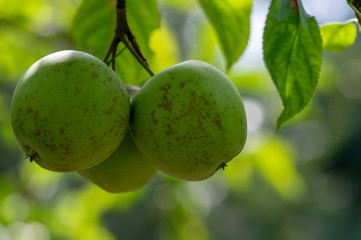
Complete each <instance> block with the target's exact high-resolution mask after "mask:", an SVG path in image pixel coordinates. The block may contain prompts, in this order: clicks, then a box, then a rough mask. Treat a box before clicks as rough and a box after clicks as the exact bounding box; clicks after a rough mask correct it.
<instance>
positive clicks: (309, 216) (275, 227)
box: [0, 0, 361, 240]
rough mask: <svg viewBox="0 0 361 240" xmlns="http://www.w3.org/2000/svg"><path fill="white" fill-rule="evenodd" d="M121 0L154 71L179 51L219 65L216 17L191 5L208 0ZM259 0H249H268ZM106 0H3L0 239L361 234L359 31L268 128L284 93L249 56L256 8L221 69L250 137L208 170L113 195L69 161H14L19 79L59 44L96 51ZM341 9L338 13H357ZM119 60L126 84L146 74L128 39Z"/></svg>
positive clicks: (99, 52) (109, 18)
mask: <svg viewBox="0 0 361 240" xmlns="http://www.w3.org/2000/svg"><path fill="white" fill-rule="evenodd" d="M229 1H230V2H234V4H236V2H237V1H231V0H229ZM128 2H129V12H128V13H129V14H128V15H129V16H128V17H129V22H130V27H131V29H132V30H133V33H134V34H135V35H136V37H137V40H138V43H139V44H140V46H141V49H142V51H143V53H144V54H145V56H146V57H147V58H148V60H149V63H150V67H151V69H152V70H153V71H154V72H159V71H160V70H162V69H164V68H166V67H169V66H171V65H173V64H176V63H178V62H181V61H184V60H188V59H198V60H203V61H206V62H208V63H210V64H213V65H214V66H216V67H218V68H220V69H221V70H223V71H225V70H226V69H227V68H228V67H229V65H227V61H226V60H224V59H225V58H224V57H223V55H222V51H223V50H222V47H221V46H222V44H223V43H224V41H226V40H224V39H223V40H222V39H221V40H220V41H219V40H218V38H217V31H219V29H217V28H213V27H212V26H213V25H212V22H211V21H208V20H207V17H206V15H205V13H204V11H202V9H201V2H206V1H200V2H197V1H193V0H189V1H187V0H176V1H175V0H173V1H171V0H158V1H157V2H156V1H153V0H149V1H148V0H147V1H140V0H129V1H128ZM245 2H246V1H245ZM255 2H257V4H255V5H254V6H253V11H254V12H256V11H255V9H257V8H258V7H260V6H261V5H264V6H266V5H269V1H261V0H260V1H255ZM329 2H331V1H329ZM141 3H143V4H141ZM114 6H115V1H97V0H91V1H90V0H89V1H84V2H83V3H82V2H81V1H80V0H57V1H56V0H52V1H51V0H32V1H22V0H12V1H5V0H0V239H1V240H18V239H21V240H22V239H26V240H48V239H55V240H67V239H69V240H72V239H78V240H82V239H84V240H92V239H94V240H98V239H102V240H108V239H109V240H112V239H167V240H168V239H176V240H177V239H184V240H193V239H194V240H203V239H204V240H206V239H207V240H208V239H210V240H213V239H222V240H223V239H225V240H226V239H229V240H231V239H247V240H250V239H267V240H269V239H275V240H280V239H281V240H282V239H293V240H294V239H295V240H298V239H300V240H304V239H311V240H312V239H315V240H316V239H317V240H319V239H360V238H361V228H360V227H359V225H360V224H359V223H360V222H361V214H360V213H361V194H360V192H361V187H360V185H361V174H360V170H361V151H360V150H359V149H360V144H361V124H360V122H361V103H360V98H361V70H360V69H361V68H360V66H361V57H360V56H361V42H360V41H356V43H355V44H354V45H353V46H351V47H349V48H347V49H346V50H344V51H343V52H340V53H331V52H326V51H324V52H323V65H322V68H321V74H320V78H319V82H318V87H317V90H316V93H315V95H314V97H313V99H312V101H311V102H310V103H309V104H308V106H307V107H306V108H305V110H303V111H302V112H301V114H299V115H297V116H296V117H295V118H294V119H293V120H292V121H290V122H289V123H287V124H286V125H284V126H283V127H282V128H281V129H280V130H279V131H276V121H277V117H278V116H279V114H280V112H281V111H282V108H281V106H282V105H281V100H280V98H279V95H278V93H277V90H276V88H275V86H274V85H273V82H272V80H271V78H270V76H269V74H268V72H267V70H266V68H265V66H264V64H263V62H257V56H256V57H254V56H253V55H252V54H253V53H254V52H252V51H251V50H252V46H253V45H254V41H255V40H254V38H252V36H254V35H255V36H257V34H258V33H257V31H262V30H263V25H262V24H260V23H259V22H257V19H258V18H254V19H253V20H254V21H253V22H252V24H253V26H258V25H262V27H261V28H257V29H256V30H254V31H253V28H252V29H251V38H250V40H249V47H250V49H249V52H248V53H247V50H246V53H245V55H244V56H243V57H242V58H241V59H240V61H238V62H237V63H236V64H235V65H234V66H233V67H232V68H231V69H230V71H229V72H228V76H229V77H230V78H231V80H232V81H233V83H234V84H235V85H236V86H237V88H238V89H239V91H240V93H241V95H242V97H243V99H244V102H245V107H246V111H247V119H248V124H249V125H248V127H249V134H248V140H247V143H246V146H245V149H244V150H243V152H242V153H241V154H240V155H239V156H237V157H236V158H235V159H234V160H232V162H230V163H229V164H228V167H226V168H225V170H224V171H219V172H217V173H216V174H215V175H214V176H213V177H212V178H210V179H208V180H205V181H201V182H187V181H182V180H177V179H174V178H171V177H168V176H166V175H164V174H162V173H158V174H157V176H156V177H155V178H153V179H152V180H151V182H150V183H149V184H148V185H147V186H146V187H144V188H142V189H141V190H139V191H136V192H132V193H123V194H110V193H106V192H104V191H103V190H101V189H99V188H98V187H96V186H95V185H93V184H91V183H89V182H87V181H86V180H84V179H83V178H81V177H80V176H79V175H78V174H77V173H55V172H49V171H46V170H44V169H42V168H40V167H38V166H37V165H36V164H35V163H30V162H29V161H28V160H24V155H23V153H21V152H20V149H19V147H18V145H17V143H16V141H15V139H14V137H13V134H12V130H11V125H10V116H9V112H10V102H11V96H12V93H13V90H14V88H15V85H16V82H17V80H18V79H19V78H20V77H21V75H22V73H23V72H24V71H25V70H26V69H27V68H28V67H30V66H31V64H32V63H34V62H35V61H36V60H38V59H39V58H41V57H43V56H46V55H48V54H50V53H52V52H55V51H60V50H65V49H76V50H82V51H86V52H89V53H91V54H94V55H96V56H97V57H99V58H101V59H102V58H103V57H104V55H105V52H106V49H107V47H108V45H109V44H110V41H111V38H112V35H113V29H114ZM237 7H240V8H242V7H243V6H237ZM344 8H345V9H346V8H347V5H346V4H345V6H344ZM305 9H306V11H307V10H308V9H307V5H306V6H305ZM345 11H346V14H345V15H344V17H345V18H344V19H341V20H347V19H349V18H352V17H354V16H353V15H352V12H351V11H348V12H347V9H346V10H345ZM245 12H246V13H245V14H247V11H245ZM340 12H341V11H340ZM261 13H262V12H261ZM261 13H259V12H258V14H261ZM229 14H230V15H229V17H230V19H232V16H233V15H232V14H233V12H232V11H230V12H229ZM265 14H266V12H264V15H265ZM333 16H334V15H332V14H331V15H330V17H331V19H332V17H333ZM264 17H265V16H264ZM315 17H316V19H317V18H318V17H319V16H318V15H317V11H315ZM319 19H321V18H320V17H319ZM238 20H240V19H238ZM263 20H264V19H263ZM335 20H336V19H335ZM337 20H340V19H339V18H337ZM235 21H236V20H235ZM322 21H324V19H323V20H322V19H321V20H320V24H323V23H324V22H322ZM231 25H232V24H231ZM235 26H236V25H235ZM251 26H252V25H251ZM231 30H232V29H231ZM331 30H334V29H331ZM227 31H228V32H227V34H229V29H227ZM245 31H246V32H247V29H245ZM351 31H352V30H351ZM252 34H253V35H252ZM236 35H237V34H236ZM238 35H239V34H238ZM230 44H231V43H230ZM244 44H245V43H244V42H242V44H241V48H242V49H243V48H244ZM121 46H122V45H121ZM260 48H261V47H260ZM325 49H327V48H325ZM225 51H228V52H231V53H232V51H231V50H229V49H228V50H225ZM231 59H233V60H234V56H232V57H231V58H228V60H231ZM254 59H256V60H254ZM117 63H118V65H117V72H118V73H119V75H120V76H121V77H122V79H123V81H124V82H125V83H128V84H137V85H141V84H143V83H144V82H145V81H146V80H147V79H148V78H149V76H148V75H147V72H146V71H145V70H143V69H142V68H141V66H140V65H139V64H138V63H137V62H136V61H135V59H134V58H132V57H131V56H130V55H129V52H128V51H125V52H124V53H122V54H121V55H120V56H119V57H118V58H117Z"/></svg>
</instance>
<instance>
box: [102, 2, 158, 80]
mask: <svg viewBox="0 0 361 240" xmlns="http://www.w3.org/2000/svg"><path fill="white" fill-rule="evenodd" d="M114 32H115V34H114V37H113V40H112V42H111V44H110V47H109V49H108V51H107V53H106V54H105V57H104V59H103V62H105V63H107V62H108V59H109V57H110V56H111V55H112V56H113V57H112V60H111V63H112V68H113V69H114V70H115V56H116V55H117V54H116V51H117V48H118V45H119V43H120V42H123V43H124V45H125V46H126V48H128V49H129V51H130V52H131V53H132V55H133V56H134V57H135V58H136V59H137V61H138V62H139V63H140V64H141V65H142V66H143V67H144V69H145V70H146V71H147V72H148V73H149V74H150V76H153V75H154V73H153V72H152V71H151V70H150V68H149V65H148V62H147V59H146V58H145V57H144V55H143V53H142V51H141V50H140V47H139V45H138V43H137V41H136V40H135V36H134V35H133V34H132V32H131V31H130V28H129V25H128V20H127V11H126V4H125V0H117V4H116V26H115V31H114Z"/></svg>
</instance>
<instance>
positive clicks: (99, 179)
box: [79, 85, 157, 193]
mask: <svg viewBox="0 0 361 240" xmlns="http://www.w3.org/2000/svg"><path fill="white" fill-rule="evenodd" d="M127 90H128V93H129V96H130V98H132V97H133V96H134V95H135V94H136V93H137V92H138V91H139V88H138V87H136V86H130V85H128V86H127ZM156 172H157V170H156V168H155V167H154V166H153V165H151V164H150V163H149V162H148V161H147V160H146V159H144V157H143V156H142V154H141V152H140V151H139V150H138V149H137V147H136V146H135V144H134V142H133V139H132V137H131V136H130V131H129V130H128V131H127V134H126V135H125V137H124V139H123V141H122V143H121V144H120V145H119V146H118V148H117V149H116V150H115V152H114V153H113V154H112V155H111V156H110V157H108V158H107V159H106V160H104V161H103V162H101V163H100V164H98V165H96V166H94V167H92V168H88V169H86V170H83V171H80V172H79V173H80V174H81V175H82V176H83V177H85V178H86V179H88V180H89V181H91V182H93V183H94V184H96V185H98V186H99V187H101V188H102V189H104V190H106V191H108V192H111V193H120V192H129V191H135V190H137V189H139V188H141V187H143V186H144V185H145V184H146V183H148V182H149V180H150V179H151V178H152V177H153V176H154V175H155V173H156Z"/></svg>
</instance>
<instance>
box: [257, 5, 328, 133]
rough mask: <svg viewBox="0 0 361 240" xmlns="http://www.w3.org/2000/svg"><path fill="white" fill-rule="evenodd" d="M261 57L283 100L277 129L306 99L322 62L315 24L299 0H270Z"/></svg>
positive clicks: (320, 45) (319, 41)
mask: <svg viewBox="0 0 361 240" xmlns="http://www.w3.org/2000/svg"><path fill="white" fill-rule="evenodd" d="M263 52H264V60H265V64H266V66H267V69H268V71H269V73H270V74H271V77H272V79H273V82H274V83H275V85H276V87H277V90H278V92H279V94H280V96H281V99H282V102H283V106H284V109H283V112H282V114H281V116H280V117H279V118H278V121H277V128H278V129H279V128H280V127H281V126H282V125H283V124H284V123H285V122H287V121H288V120H290V119H291V118H293V117H294V116H295V115H296V114H297V113H299V112H300V111H301V110H302V109H303V108H305V106H306V105H307V104H308V103H309V102H310V100H311V99H312V96H313V94H314V92H315V90H316V86H317V82H318V76H319V72H320V68H321V63H322V41H321V34H320V31H319V27H318V25H317V22H316V20H315V19H314V18H313V17H310V16H308V15H307V13H306V12H305V11H304V9H303V6H302V4H301V1H299V0H286V1H282V0H273V1H272V3H271V7H270V11H269V14H268V17H267V21H266V27H265V31H264V35H263Z"/></svg>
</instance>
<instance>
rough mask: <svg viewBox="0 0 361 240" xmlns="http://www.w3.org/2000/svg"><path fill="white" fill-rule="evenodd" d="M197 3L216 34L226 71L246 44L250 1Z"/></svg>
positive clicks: (226, 0)
mask: <svg viewBox="0 0 361 240" xmlns="http://www.w3.org/2000/svg"><path fill="white" fill-rule="evenodd" d="M199 1H200V3H201V6H202V7H203V9H204V11H205V13H206V15H207V17H208V19H209V21H210V22H211V23H212V25H213V26H214V28H215V30H216V32H217V35H218V38H219V41H220V43H221V46H222V50H223V53H224V55H225V58H226V60H227V69H230V67H231V66H232V65H233V64H234V63H235V62H236V61H237V60H238V58H239V57H240V56H241V55H242V53H243V51H244V50H245V49H246V46H247V43H248V38H249V34H250V14H251V9H252V0H243V1H239V0H223V1H218V0H199Z"/></svg>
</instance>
